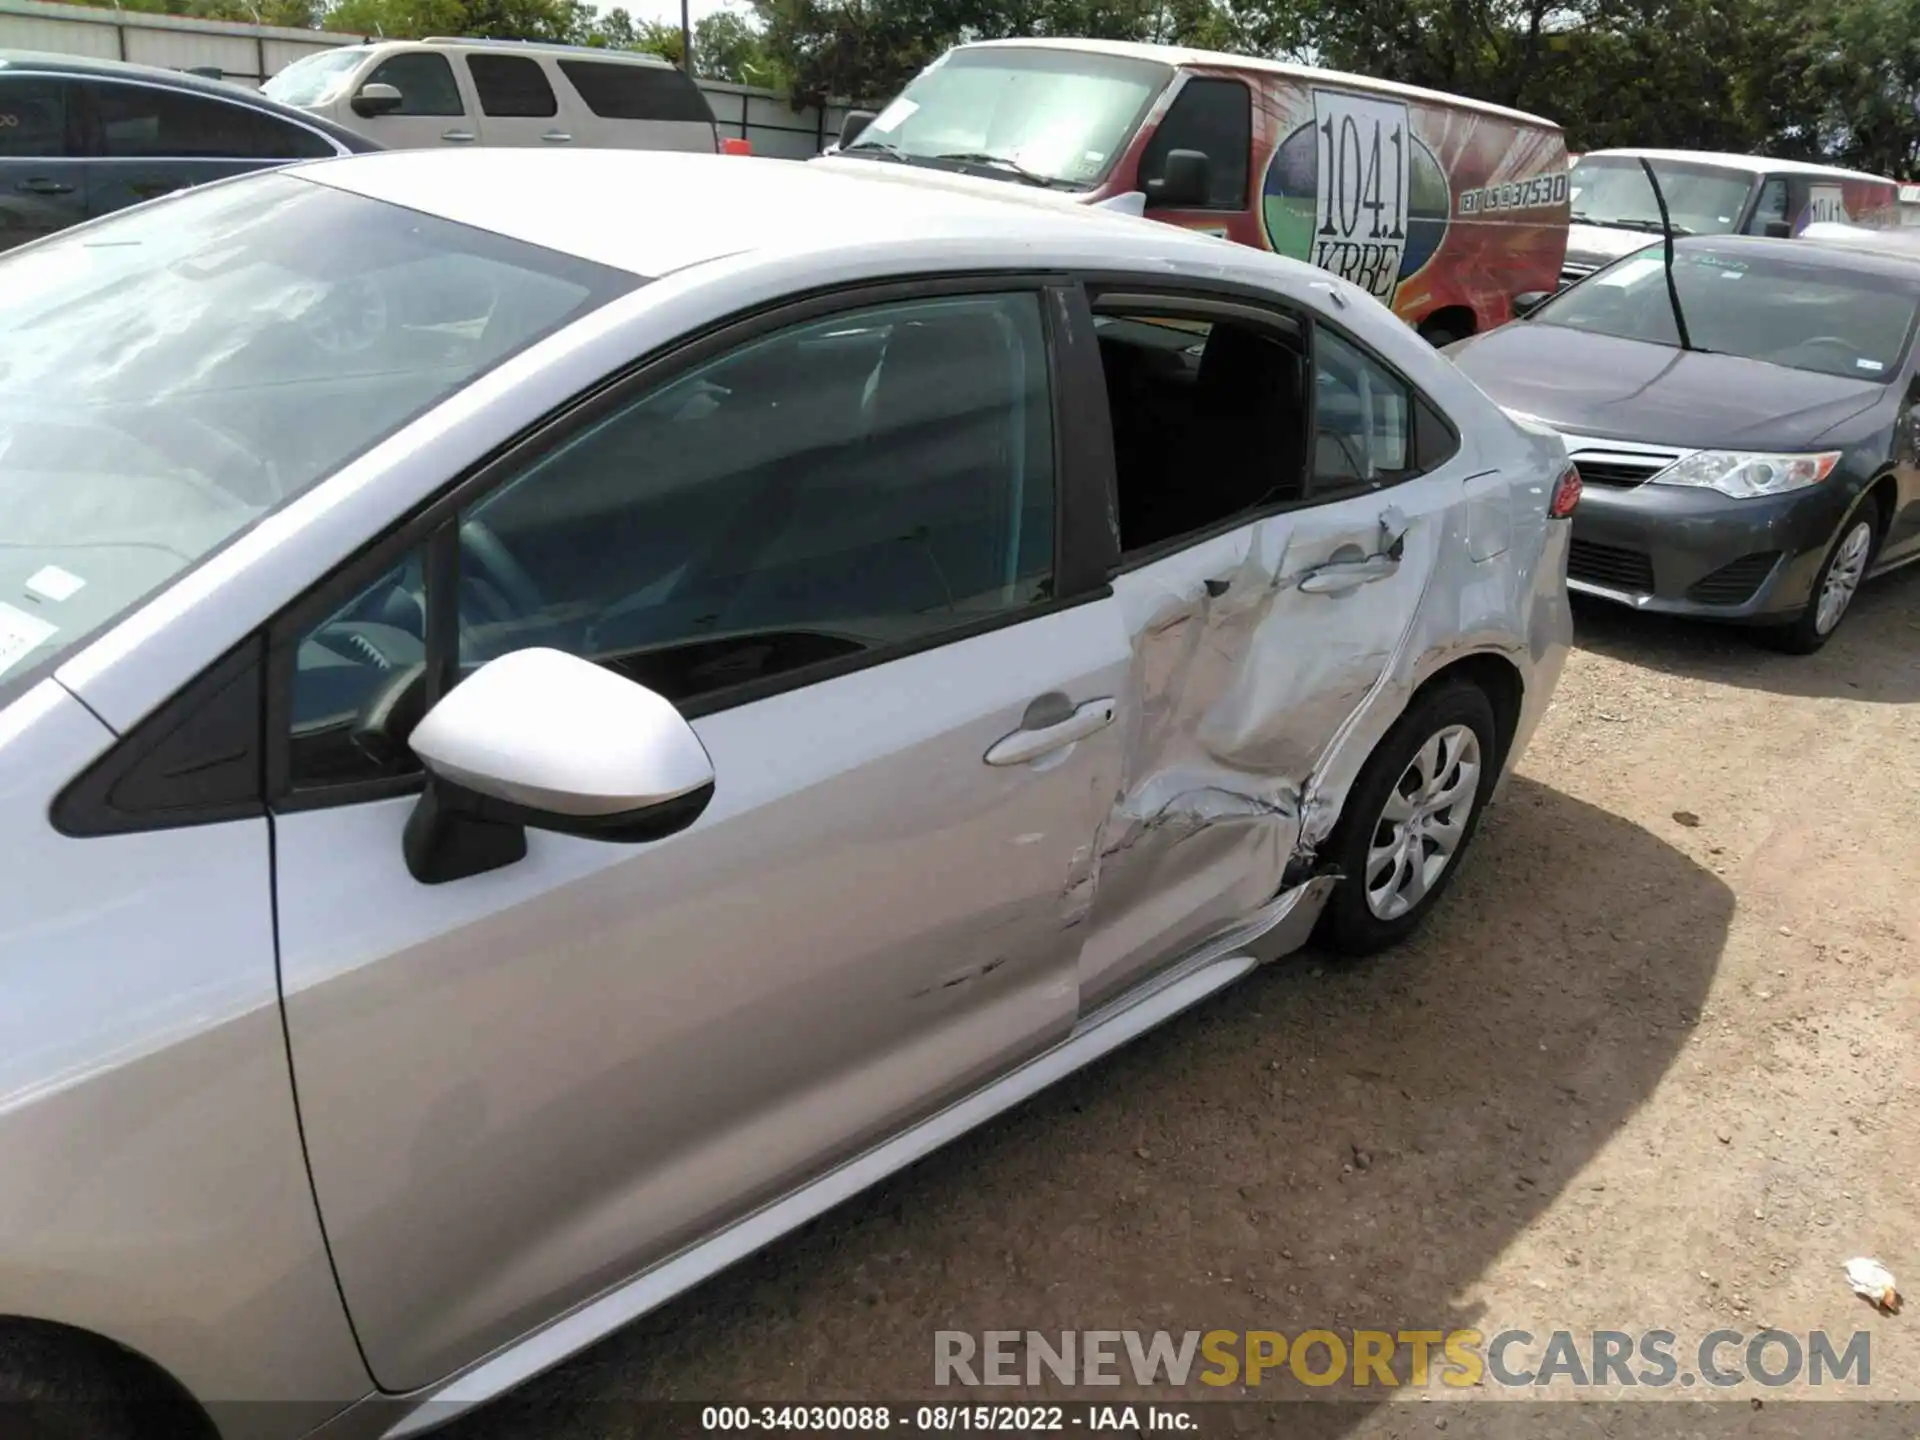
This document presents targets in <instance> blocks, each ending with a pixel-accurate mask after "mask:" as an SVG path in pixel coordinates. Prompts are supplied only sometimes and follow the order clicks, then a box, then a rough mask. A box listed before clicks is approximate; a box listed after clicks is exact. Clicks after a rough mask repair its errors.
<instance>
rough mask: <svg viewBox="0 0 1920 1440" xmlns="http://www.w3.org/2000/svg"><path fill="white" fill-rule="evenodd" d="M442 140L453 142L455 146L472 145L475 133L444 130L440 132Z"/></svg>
mask: <svg viewBox="0 0 1920 1440" xmlns="http://www.w3.org/2000/svg"><path fill="white" fill-rule="evenodd" d="M440 138H441V139H442V140H447V141H451V142H452V143H453V144H455V145H467V144H470V143H472V141H473V131H471V130H442V131H441V132H440Z"/></svg>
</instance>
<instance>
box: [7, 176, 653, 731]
mask: <svg viewBox="0 0 1920 1440" xmlns="http://www.w3.org/2000/svg"><path fill="white" fill-rule="evenodd" d="M639 283H640V281H639V279H638V277H636V276H632V275H628V274H625V273H624V272H617V271H610V270H606V269H603V268H601V267H599V266H595V265H590V264H588V263H586V262H584V261H578V260H574V259H571V258H568V257H566V256H562V255H558V254H555V253H553V252H551V251H548V250H542V249H539V248H536V247H534V246H530V245H524V244H521V243H520V242H518V241H511V240H507V239H505V238H504V237H502V236H498V235H495V234H492V233H490V232H486V231H480V230H473V229H469V228H468V227H466V226H464V225H457V224H454V223H452V222H451V221H446V220H439V219H435V218H433V217H431V216H427V215H423V214H420V213H418V212H416V211H412V210H405V209H401V208H400V207H398V206H394V205H388V204H385V203H383V202H380V201H377V200H369V199H367V198H365V197H363V196H359V195H352V194H348V193H346V192H344V191H341V190H336V189H334V188H332V187H331V186H327V185H321V184H316V183H314V182H312V181H309V180H303V179H299V178H296V177H295V176H293V175H290V174H287V173H285V172H279V173H272V174H263V175H255V176H249V177H247V178H245V179H242V180H237V181H232V182H228V183H224V184H217V185H211V186H207V187H206V188H204V189H199V190H194V191H191V192H189V193H187V194H185V195H182V196H180V197H178V198H176V199H172V200H168V201H164V202H162V203H161V204H159V205H155V206H151V207H143V208H141V209H138V210H133V211H129V212H128V213H126V214H125V215H121V216H117V217H114V218H111V219H108V220H105V221H103V222H101V223H99V224H95V225H88V226H84V227H81V228H79V229H76V230H73V231H70V232H68V233H66V234H64V235H58V236H55V237H53V238H52V239H50V240H47V241H44V242H42V243H40V244H36V245H30V246H25V247H23V248H21V249H19V250H15V251H13V252H12V253H10V254H8V255H6V256H0V704H4V703H5V702H6V701H7V700H8V699H10V698H11V697H12V694H13V693H15V691H17V690H18V689H20V688H24V686H25V685H26V684H28V683H31V681H32V679H33V678H36V677H35V676H34V675H33V674H32V673H31V672H34V671H37V670H41V669H43V668H44V667H45V666H46V665H47V664H48V663H51V662H54V661H56V660H57V658H58V656H59V655H60V654H61V652H63V651H66V650H69V649H71V648H73V647H74V646H76V645H78V644H79V643H81V642H82V641H84V640H85V639H86V638H87V637H88V636H89V635H91V634H92V633H93V632H95V631H97V630H99V629H100V628H101V627H103V626H104V625H106V624H108V623H109V622H110V621H112V620H113V619H114V618H115V617H116V616H118V615H119V614H120V613H121V612H123V611H124V610H126V609H127V608H128V607H129V606H131V605H133V604H134V603H135V602H137V601H139V600H140V599H141V598H142V597H144V596H146V595H148V594H150V593H152V592H153V591H154V590H155V589H157V588H158V587H160V586H162V585H164V584H166V583H167V582H168V581H169V580H171V579H173V578H174V577H175V576H176V575H178V574H180V573H181V572H182V571H184V570H186V569H188V568H189V567H190V566H192V565H193V564H195V563H196V562H197V561H199V560H200V559H201V558H202V557H204V556H206V555H208V554H209V553H211V552H212V551H213V550H215V549H217V548H218V547H219V546H221V545H223V544H225V543H226V542H227V541H229V540H231V539H232V538H233V537H234V536H236V535H238V534H239V533H240V532H241V531H242V530H244V529H245V528H246V527H248V526H249V525H251V524H253V523H254V522H255V521H257V520H258V519H260V517H261V516H263V515H265V514H267V513H268V512H270V511H272V510H274V509H276V508H278V507H279V506H281V505H284V504H285V503H286V502H287V501H288V500H290V499H292V498H293V497H294V496H296V495H299V494H300V493H301V492H303V491H305V490H307V489H309V488H311V487H312V486H313V485H314V484H316V483H317V482H318V481H320V480H321V479H323V478H324V477H325V476H327V475H328V474H329V473H331V472H332V471H334V470H336V469H338V468H339V467H340V466H341V465H342V464H343V463H345V462H346V461H347V460H348V459H350V458H352V457H353V456H354V455H355V454H357V453H359V452H360V451H362V450H365V449H366V448H367V447H368V446H369V445H371V444H373V443H374V442H375V441H377V440H379V439H380V438H381V437H383V436H384V435H386V434H388V433H390V432H391V431H393V430H395V429H397V428H398V427H399V426H401V425H402V424H404V423H405V422H406V421H407V420H409V419H411V418H412V417H414V416H416V415H418V414H420V413H421V412H423V411H424V410H426V409H427V408H429V407H430V406H432V405H433V404H435V403H436V402H437V401H439V400H441V399H443V398H444V397H446V396H448V395H450V394H452V393H453V392H454V391H456V390H458V389H460V388H461V387H462V386H464V385H466V384H467V383H468V382H469V381H470V380H472V379H473V378H474V377H475V376H477V375H479V374H480V373H481V372H483V371H485V370H487V369H490V368H491V367H492V366H494V365H496V364H498V363H499V362H500V361H501V360H503V359H505V358H506V357H507V356H508V355H509V354H511V353H513V352H514V351H516V350H518V349H520V348H521V347H523V346H525V345H527V344H529V343H530V342H532V341H533V340H535V339H537V338H538V337H540V336H541V335H543V334H546V333H549V332H551V331H553V330H556V329H558V328H560V327H561V326H562V325H565V324H566V323H568V322H569V321H570V320H572V319H574V318H575V317H577V316H579V315H581V314H583V313H585V312H586V311H588V310H590V309H593V308H595V307H596V306H598V305H600V304H602V303H604V302H605V301H606V300H608V299H610V298H611V297H612V296H614V295H616V294H618V293H620V292H621V291H623V290H626V289H630V288H632V287H633V286H635V285H637V284H639Z"/></svg>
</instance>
